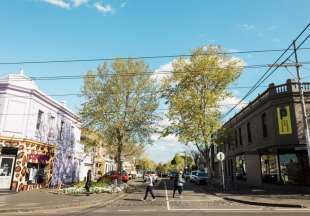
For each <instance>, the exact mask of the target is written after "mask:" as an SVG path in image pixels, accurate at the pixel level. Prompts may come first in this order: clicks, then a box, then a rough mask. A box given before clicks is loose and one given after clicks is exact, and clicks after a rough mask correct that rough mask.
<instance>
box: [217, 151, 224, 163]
mask: <svg viewBox="0 0 310 216" xmlns="http://www.w3.org/2000/svg"><path fill="white" fill-rule="evenodd" d="M216 158H217V159H218V160H219V161H223V160H224V159H225V154H224V153H223V152H219V153H217V155H216Z"/></svg>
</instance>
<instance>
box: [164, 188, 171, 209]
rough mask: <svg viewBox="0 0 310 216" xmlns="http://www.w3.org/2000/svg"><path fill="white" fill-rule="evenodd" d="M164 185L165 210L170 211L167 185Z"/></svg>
mask: <svg viewBox="0 0 310 216" xmlns="http://www.w3.org/2000/svg"><path fill="white" fill-rule="evenodd" d="M164 183H165V191H166V202H167V210H168V211H169V210H170V204H169V199H168V191H167V184H166V182H164Z"/></svg>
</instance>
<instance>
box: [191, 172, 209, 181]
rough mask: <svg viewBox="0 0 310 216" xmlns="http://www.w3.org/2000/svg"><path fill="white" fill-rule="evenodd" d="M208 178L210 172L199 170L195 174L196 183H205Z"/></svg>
mask: <svg viewBox="0 0 310 216" xmlns="http://www.w3.org/2000/svg"><path fill="white" fill-rule="evenodd" d="M207 180H208V173H206V172H197V174H196V175H195V176H193V182H194V183H195V184H204V183H206V182H207Z"/></svg>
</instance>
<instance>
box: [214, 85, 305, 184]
mask: <svg viewBox="0 0 310 216" xmlns="http://www.w3.org/2000/svg"><path fill="white" fill-rule="evenodd" d="M302 85H303V87H304V90H305V100H306V106H307V110H308V113H309V110H310V83H303V84H302ZM223 127H224V128H225V129H226V131H227V136H226V139H225V141H224V145H220V146H219V150H220V151H223V152H224V153H225V155H226V159H225V161H224V165H225V166H224V167H225V168H224V172H225V176H226V178H225V179H226V181H227V183H228V184H229V183H242V184H248V185H259V186H262V185H270V184H279V185H303V186H305V185H307V186H310V169H309V162H308V156H307V148H306V144H305V137H304V132H303V119H302V114H301V103H300V95H299V91H298V84H297V83H296V82H295V81H293V80H288V81H287V82H286V83H285V84H282V85H278V86H275V85H274V84H270V85H269V88H268V89H267V90H266V91H264V92H263V93H262V94H260V95H259V96H258V97H257V98H256V99H255V100H254V101H252V102H251V103H249V104H248V105H247V106H246V107H244V108H243V109H242V110H241V111H240V112H239V113H237V114H236V115H235V116H233V117H232V118H231V119H230V120H229V121H227V122H226V123H225V124H224V126H223Z"/></svg>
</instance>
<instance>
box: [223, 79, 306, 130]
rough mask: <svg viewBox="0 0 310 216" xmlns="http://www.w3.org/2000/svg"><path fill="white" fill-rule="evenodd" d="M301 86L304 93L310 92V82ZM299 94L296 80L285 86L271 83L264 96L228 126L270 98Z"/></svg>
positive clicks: (238, 114) (244, 109)
mask: <svg viewBox="0 0 310 216" xmlns="http://www.w3.org/2000/svg"><path fill="white" fill-rule="evenodd" d="M301 85H302V87H303V89H304V92H310V82H305V83H301ZM298 92H299V88H298V83H297V81H295V80H287V82H286V83H285V84H281V85H274V83H271V84H270V85H269V87H268V89H266V90H265V91H264V92H263V93H262V94H260V95H259V96H258V97H256V98H255V100H253V101H252V102H250V103H249V104H248V105H247V106H246V107H244V108H243V109H242V110H240V111H239V112H238V113H237V114H236V115H235V116H233V117H232V118H231V119H230V120H229V121H227V122H226V124H227V123H229V122H231V121H232V120H233V119H235V118H237V117H238V116H240V115H242V114H243V113H245V112H246V111H247V110H249V109H250V108H253V107H256V105H258V104H260V103H261V102H262V101H265V100H266V99H267V98H269V97H270V96H275V95H281V94H289V93H297V94H298Z"/></svg>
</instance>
